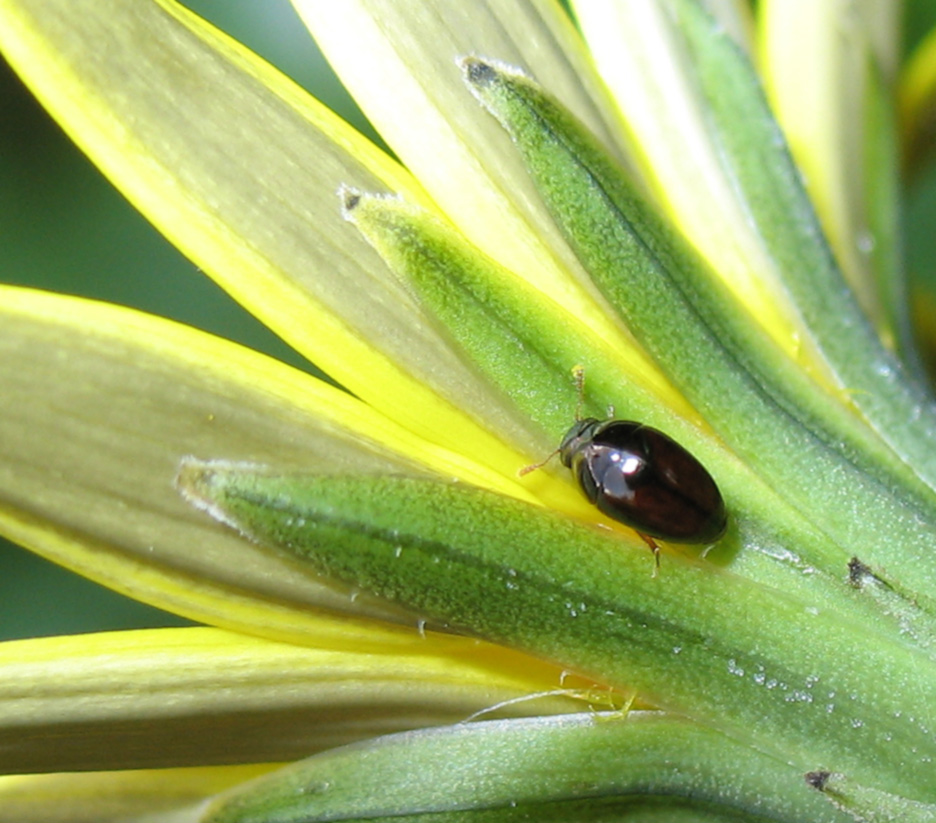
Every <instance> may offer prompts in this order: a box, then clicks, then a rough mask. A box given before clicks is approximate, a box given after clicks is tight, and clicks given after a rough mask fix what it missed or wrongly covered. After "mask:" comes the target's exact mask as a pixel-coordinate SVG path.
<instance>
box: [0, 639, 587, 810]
mask: <svg viewBox="0 0 936 823" xmlns="http://www.w3.org/2000/svg"><path fill="white" fill-rule="evenodd" d="M317 625H318V627H319V628H321V630H322V631H321V639H322V641H323V642H322V643H321V645H319V646H318V647H315V648H308V647H301V646H294V645H290V644H285V643H273V642H270V641H267V640H261V639H258V638H253V637H248V636H246V635H242V634H236V633H232V632H226V631H223V630H220V629H208V628H188V629H152V630H144V631H131V632H108V633H102V634H92V635H75V636H71V637H49V638H38V639H33V640H18V641H12V642H8V643H4V644H0V769H2V770H3V772H4V773H11V772H19V773H22V772H42V771H67V770H73V769H92V770H102V769H117V768H120V769H127V768H163V767H168V766H187V765H202V766H205V765H218V764H230V763H263V762H268V761H275V760H293V759H296V758H300V757H306V756H308V755H310V754H312V753H314V752H317V751H322V750H324V749H327V748H332V747H334V746H339V745H343V744H345V743H349V742H351V741H354V740H358V739H361V738H367V737H374V736H377V735H380V734H385V733H389V732H393V731H400V730H403V729H410V728H418V727H423V726H432V725H439V724H447V723H457V722H460V721H464V720H467V719H469V718H470V717H471V716H472V715H474V714H476V713H478V712H484V713H485V716H489V713H490V714H494V715H500V716H518V715H528V714H531V713H536V714H543V713H547V714H548V713H559V712H569V711H575V710H578V709H583V710H584V709H586V708H587V704H586V703H584V702H582V701H581V700H580V699H576V698H575V696H574V694H573V693H572V692H571V691H568V693H566V692H567V690H571V689H572V688H575V687H579V688H582V687H586V688H587V686H588V684H587V683H586V682H585V681H580V682H572V681H569V682H564V681H563V678H562V672H561V670H560V669H558V668H556V667H555V666H551V665H549V664H546V663H542V662H540V661H536V660H533V659H531V658H528V657H525V656H523V655H521V654H519V653H517V652H512V651H509V650H507V649H503V648H499V647H495V646H489V645H488V644H486V643H481V642H477V641H474V640H469V639H467V638H463V637H457V636H454V635H444V634H441V635H440V634H432V633H426V634H423V635H420V634H418V633H417V632H415V631H413V630H411V629H408V630H404V629H391V628H375V629H374V630H373V631H372V632H368V633H364V634H363V635H362V634H357V633H354V632H352V633H348V634H345V633H344V632H343V627H342V625H341V624H340V623H335V622H332V621H328V620H320V621H317ZM341 641H343V643H342V642H341ZM540 694H542V696H539V697H537V695H540ZM525 697H529V698H531V699H522V698H525ZM489 710H490V711H489ZM52 740H54V741H55V744H54V745H50V741H52ZM0 799H2V794H0Z"/></svg>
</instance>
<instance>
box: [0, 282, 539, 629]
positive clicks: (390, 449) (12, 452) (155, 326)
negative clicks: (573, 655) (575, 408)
mask: <svg viewBox="0 0 936 823" xmlns="http://www.w3.org/2000/svg"><path fill="white" fill-rule="evenodd" d="M0 293H2V297H0V318H2V319H0V382H2V384H3V386H4V391H3V395H2V397H0V454H2V458H3V459H2V460H0V528H2V530H3V532H4V533H5V534H6V535H7V536H8V537H10V538H11V539H14V540H16V541H17V542H20V543H21V544H23V545H25V546H28V547H30V548H32V549H34V550H36V551H38V552H39V553H41V554H43V555H44V556H46V557H48V558H50V559H52V560H54V561H55V562H57V563H60V564H62V565H65V566H68V567H69V568H72V569H74V570H76V571H78V572H80V573H81V574H83V575H85V576H88V577H91V578H92V579H94V580H97V581H98V582H101V583H104V584H105V585H107V586H109V587H111V588H114V589H116V590H118V591H121V592H123V593H125V594H128V595H130V596H132V597H135V598H137V599H141V600H144V601H146V602H150V603H154V604H156V605H159V606H161V607H163V608H166V609H169V610H170V611H174V612H176V613H179V614H184V615H186V616H189V617H192V618H194V619H197V620H201V621H204V622H209V623H217V624H219V625H224V626H231V627H241V628H248V629H249V630H250V631H253V632H259V633H263V634H268V635H272V636H275V637H284V638H289V639H295V640H299V641H301V639H302V638H303V637H304V636H305V635H306V634H307V631H308V628H307V626H306V625H305V624H306V622H307V621H308V620H309V616H310V610H312V609H314V608H315V607H326V608H332V609H339V610H342V611H348V610H350V611H353V612H357V613H360V612H361V611H362V610H370V611H371V613H375V614H380V613H383V612H382V610H380V609H378V610H377V611H376V612H374V611H373V610H372V609H368V608H365V605H364V602H363V600H362V601H360V602H356V603H352V602H351V601H350V600H349V599H348V594H347V593H346V592H345V593H342V592H338V591H336V590H334V589H332V588H329V587H325V586H322V585H320V584H319V583H317V582H315V580H313V579H312V578H311V577H310V576H309V575H308V574H307V573H306V572H305V571H304V570H303V569H302V568H300V567H298V566H297V565H296V564H295V563H293V562H291V561H289V560H286V559H283V558H281V557H278V556H276V555H274V554H271V553H268V552H264V551H262V550H260V549H259V548H257V547H255V546H252V545H250V544H248V543H246V542H245V541H243V540H242V539H240V538H239V537H238V536H237V535H235V534H234V533H232V532H230V531H229V530H227V529H225V528H223V527H221V526H219V525H218V524H216V523H215V522H214V521H212V520H211V519H210V518H208V517H206V516H205V515H204V514H203V513H201V512H197V511H195V510H194V509H192V508H191V507H190V506H189V505H187V504H186V503H185V502H184V501H183V500H182V498H181V496H180V495H179V493H178V492H177V490H176V489H175V488H174V486H173V480H174V478H175V476H176V473H177V471H178V468H179V464H180V461H181V460H182V459H183V458H184V457H186V456H188V455H194V456H195V457H198V458H201V459H227V460H236V461H245V462H252V463H257V464H265V465H273V466H276V467H277V468H278V469H280V470H281V471H287V472H288V471H294V472H301V471H310V472H326V473H327V472H334V471H338V472H341V471H345V472H347V471H357V472H365V473H375V472H377V473H381V472H383V473H385V472H388V471H389V472H397V473H399V472H403V473H413V472H416V473H417V474H418V473H423V472H425V471H426V469H427V468H428V469H430V470H431V471H434V472H435V473H441V474H442V476H445V477H452V478H458V479H464V480H466V481H468V482H472V483H475V484H477V485H482V486H489V487H491V488H496V489H499V490H500V491H502V492H504V493H507V494H511V495H514V496H517V497H520V498H528V497H529V495H528V493H527V492H526V491H524V489H523V487H522V486H521V485H520V484H519V483H518V482H517V480H516V477H515V476H508V474H507V473H506V472H505V473H498V472H493V471H491V470H489V469H485V468H484V467H481V466H478V465H476V464H474V463H473V462H472V461H471V460H470V459H469V458H467V457H464V456H461V455H459V454H457V453H450V452H446V451H444V450H442V449H439V448H438V447H434V446H432V445H431V444H428V443H426V442H425V441H423V440H422V439H421V438H419V437H418V436H415V435H413V434H412V433H410V432H408V431H407V430H405V429H402V428H400V427H399V426H397V425H396V424H394V423H392V422H391V421H388V420H386V419H385V418H383V417H382V416H381V415H379V414H377V413H375V412H374V411H373V410H372V409H370V408H369V407H367V406H366V405H364V404H363V403H361V402H360V401H358V400H356V399H354V398H353V397H351V396H349V395H347V394H345V393H343V392H341V391H338V390H337V389H334V388H333V387H331V386H328V385H327V384H324V383H322V382H321V381H319V380H315V379H313V378H311V377H310V376H308V375H306V374H303V373H301V372H298V371H296V370H295V369H292V368H290V367H287V366H285V365H283V364H281V363H278V362H276V361H274V360H271V359H269V358H267V357H264V356H261V355H258V354H256V353H254V352H251V351H249V350H247V349H243V348H241V347H238V346H235V345H234V344H231V343H227V342H226V341H223V340H220V339H218V338H214V337H211V336H210V335H206V334H204V333H202V332H197V331H195V330H193V329H190V328H187V327H184V326H180V325H178V324H175V323H170V322H169V321H165V320H160V319H158V318H155V317H150V316H148V315H144V314H140V313H138V312H133V311H130V310H127V309H120V308H117V307H115V306H108V305H106V304H100V303H93V302H91V301H86V300H80V299H77V298H69V297H64V296H61V295H52V294H47V293H43V292H34V291H30V290H25V289H16V288H12V287H3V288H2V289H0ZM524 460H525V458H524V457H523V456H522V455H520V454H514V455H513V456H512V457H511V458H510V460H509V461H507V464H508V465H511V466H512V467H513V468H512V470H511V472H510V474H511V475H515V473H516V467H519V466H522V465H523V464H524Z"/></svg>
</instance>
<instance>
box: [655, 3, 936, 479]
mask: <svg viewBox="0 0 936 823" xmlns="http://www.w3.org/2000/svg"><path fill="white" fill-rule="evenodd" d="M673 7H674V8H675V9H676V10H677V12H678V15H679V20H680V23H681V26H680V28H681V31H682V32H683V34H684V36H685V37H686V41H687V44H688V47H689V49H690V52H691V54H692V57H693V60H694V64H695V69H696V72H697V75H698V81H699V83H700V84H701V86H702V88H703V89H704V91H705V97H706V101H707V103H708V105H709V112H708V115H709V117H710V118H712V120H713V122H714V123H715V124H716V127H717V129H718V133H719V135H720V137H721V143H722V150H723V151H724V153H725V155H726V157H727V159H728V160H727V161H728V163H729V165H730V168H731V170H732V173H733V175H734V176H735V178H736V180H737V185H739V186H740V187H741V188H742V190H743V191H744V195H745V201H746V203H747V205H748V208H749V209H750V211H751V215H752V217H753V219H754V220H755V221H756V223H757V226H758V231H759V232H760V234H761V236H762V237H763V239H764V242H765V244H766V246H767V248H768V249H769V251H770V253H771V255H772V256H773V258H774V259H775V260H776V261H777V263H778V265H779V268H780V271H781V277H782V281H783V286H784V287H785V288H786V290H787V291H788V293H789V295H790V298H791V300H792V303H793V305H794V306H795V308H796V311H797V312H798V313H799V315H800V316H801V318H802V321H803V324H804V328H805V329H807V330H808V333H809V334H810V335H811V336H812V338H813V339H814V340H815V342H816V345H817V347H818V350H819V352H820V353H821V355H822V357H823V358H824V359H825V361H826V363H827V364H828V366H829V367H830V368H831V370H832V372H833V373H834V375H835V377H836V380H837V382H838V386H839V388H840V390H842V391H844V392H847V393H848V398H849V400H850V402H851V404H853V406H854V407H855V408H857V409H858V410H859V411H860V413H861V414H862V415H863V416H864V418H865V419H866V420H867V421H868V423H869V424H870V426H871V427H872V428H873V430H874V431H875V433H876V434H877V436H878V437H879V438H881V439H882V440H883V441H884V442H886V443H887V444H888V445H889V446H890V447H891V449H893V451H894V452H895V453H896V454H897V455H898V456H899V458H900V459H901V460H902V461H903V462H904V463H905V464H906V466H907V467H908V468H909V469H910V470H911V471H912V472H914V473H915V474H917V475H918V476H919V477H920V478H921V479H922V480H923V481H925V483H926V484H927V485H928V486H929V487H930V489H933V488H936V449H934V448H933V446H932V444H933V443H934V442H936V408H934V406H933V402H932V400H931V398H930V397H929V396H928V395H927V393H926V392H925V391H924V390H923V389H922V388H921V387H920V386H919V385H917V384H916V383H915V382H914V380H913V378H912V377H911V375H910V374H909V373H908V372H907V370H906V369H905V368H904V366H903V365H902V364H901V362H900V361H899V360H898V359H897V358H896V356H895V355H893V354H892V353H890V352H888V351H887V350H886V349H885V347H884V345H883V344H882V343H881V340H880V339H879V338H878V336H877V334H876V332H875V330H874V328H873V327H872V325H871V323H870V322H869V321H868V319H867V317H866V316H865V315H864V313H863V312H862V310H861V309H860V307H859V305H858V302H857V300H856V299H855V296H854V294H852V292H851V291H850V290H849V288H848V286H847V285H846V283H845V280H844V278H843V277H842V274H841V272H840V271H839V269H838V268H837V266H836V264H835V260H834V259H833V257H832V253H831V251H830V249H829V247H828V244H827V243H826V241H825V238H824V236H823V233H822V228H821V226H820V225H819V222H818V220H817V219H816V215H815V212H814V210H813V206H812V204H811V202H810V200H809V197H808V196H807V194H806V192H805V190H804V188H803V185H802V181H801V178H800V175H799V173H798V171H797V169H796V167H795V166H794V164H793V161H792V159H791V158H790V156H789V153H788V151H787V148H786V144H785V143H784V141H783V138H782V135H781V133H780V131H779V128H778V127H777V124H776V122H775V121H774V119H773V115H772V114H771V112H770V109H769V107H768V105H767V102H766V100H765V98H764V95H763V92H762V90H761V87H760V83H759V81H758V78H757V77H756V75H755V73H754V70H753V67H752V66H751V64H750V61H749V59H748V58H747V56H745V55H743V54H742V53H741V52H740V51H739V50H738V49H737V48H736V47H735V45H734V44H733V43H732V42H731V40H730V38H728V37H727V36H725V35H724V33H723V32H721V31H719V29H718V27H717V26H714V25H713V24H712V21H711V20H710V19H709V18H708V17H707V16H706V15H705V14H704V13H703V12H702V11H701V10H700V9H699V7H698V5H697V4H696V3H695V2H692V0H674V2H673ZM885 193H886V192H885ZM882 242H886V238H882ZM756 373H757V374H758V376H759V379H762V380H769V379H770V377H769V372H768V371H766V370H756ZM795 399H796V402H797V403H802V402H803V401H804V399H805V398H804V397H802V396H801V395H800V396H798V397H796V398H795ZM821 420H822V418H819V420H818V421H817V422H820V423H821Z"/></svg>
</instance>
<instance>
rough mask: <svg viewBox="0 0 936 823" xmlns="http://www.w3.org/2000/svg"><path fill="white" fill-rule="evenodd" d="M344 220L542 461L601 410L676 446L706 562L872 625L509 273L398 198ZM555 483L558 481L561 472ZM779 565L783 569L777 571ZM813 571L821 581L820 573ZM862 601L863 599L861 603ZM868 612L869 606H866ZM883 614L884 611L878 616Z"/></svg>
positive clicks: (766, 504) (715, 465)
mask: <svg viewBox="0 0 936 823" xmlns="http://www.w3.org/2000/svg"><path fill="white" fill-rule="evenodd" d="M342 201H343V207H344V210H345V214H346V216H347V217H348V219H349V220H350V221H351V222H353V223H354V224H355V225H356V226H357V227H358V229H359V230H360V231H361V232H362V233H363V234H364V236H365V237H366V238H367V239H368V240H369V242H370V243H371V244H372V245H373V246H374V248H375V249H377V251H378V252H379V253H380V255H381V256H382V257H383V259H384V260H385V261H386V262H387V264H388V265H389V266H390V268H391V269H392V270H393V271H394V272H395V273H396V274H397V275H398V276H399V277H400V278H401V280H402V281H403V282H404V283H405V284H406V286H407V288H408V289H409V290H410V291H412V292H413V294H414V296H415V297H416V299H417V300H418V301H419V303H420V304H421V305H422V306H423V307H424V308H425V309H426V313H427V315H429V316H433V317H435V318H436V319H437V320H438V321H439V325H440V329H444V333H446V334H448V335H450V336H451V338H452V345H453V348H454V349H455V350H457V351H460V352H462V354H463V355H464V357H465V359H466V360H467V361H468V362H470V363H471V364H472V367H473V368H475V369H477V370H478V371H480V372H481V373H482V374H483V375H484V377H485V379H486V380H487V381H489V382H490V383H491V384H493V385H494V386H496V387H497V388H498V389H499V390H500V392H501V393H502V394H503V395H505V396H506V397H508V398H509V401H510V402H511V403H512V404H513V405H514V406H515V407H516V409H517V410H518V411H519V412H520V413H521V414H522V415H523V416H525V417H526V418H528V419H529V420H532V421H533V422H534V423H536V424H538V426H539V428H541V429H545V430H546V431H547V432H548V433H549V438H548V439H547V440H546V441H545V442H544V444H543V445H542V447H541V448H542V452H543V453H548V451H549V450H550V449H552V448H554V447H555V445H556V444H557V443H558V442H559V441H560V438H561V437H562V435H563V434H564V433H565V431H566V430H567V429H568V426H569V422H570V420H571V419H572V414H571V410H572V409H576V410H577V411H578V412H579V413H580V414H583V415H592V416H595V417H598V418H601V417H603V416H604V414H605V413H606V409H608V408H609V407H613V408H614V412H615V415H616V416H619V417H623V418H625V419H634V420H640V421H641V422H644V423H647V424H648V425H652V426H655V427H656V428H659V429H662V430H663V431H665V432H667V433H668V434H669V435H670V436H672V437H675V438H676V439H677V441H678V442H680V443H682V444H683V445H684V446H686V447H687V448H688V449H689V450H690V451H691V452H692V453H693V454H695V455H696V456H697V457H698V458H699V459H701V460H702V461H703V463H704V464H705V465H706V467H707V468H708V469H709V471H711V472H713V473H714V475H715V477H717V478H718V483H719V486H720V487H721V490H722V493H723V494H724V495H725V499H726V500H727V501H728V506H729V509H730V511H731V516H732V520H733V521H734V522H735V523H736V524H739V527H738V529H737V531H734V530H733V531H732V533H731V534H730V535H729V536H728V537H727V538H726V539H724V540H722V541H720V543H719V546H718V548H717V549H716V550H715V551H714V553H712V554H710V555H709V556H710V558H711V559H712V560H713V561H714V562H724V560H725V559H726V558H735V557H736V555H737V553H738V552H739V551H740V550H741V547H742V546H744V547H747V548H749V549H750V550H751V551H754V552H758V553H760V554H761V555H762V556H761V557H756V558H755V557H745V558H744V560H745V565H744V567H743V568H741V567H740V566H738V565H737V564H736V565H735V566H734V567H733V568H735V569H736V570H737V571H738V573H739V574H743V575H744V576H746V577H748V578H749V579H752V580H757V581H758V582H762V583H767V584H768V585H773V586H776V587H777V588H780V589H783V590H792V591H796V590H798V589H799V587H800V586H802V585H803V584H804V583H805V584H808V586H809V588H810V593H809V596H810V597H812V598H815V599H816V601H817V602H818V601H821V602H823V603H824V604H825V606H826V607H828V608H835V609H837V610H839V611H841V612H842V613H847V612H855V614H856V617H857V618H858V619H876V618H877V616H878V615H877V613H876V612H875V613H874V616H871V615H870V614H869V613H868V612H864V613H860V611H861V607H862V606H866V605H868V604H867V603H862V602H860V601H858V600H857V599H856V598H854V597H849V596H847V594H846V595H843V592H842V589H843V587H844V585H845V583H844V581H845V577H846V565H847V563H848V560H849V557H850V555H849V554H848V553H847V552H844V551H841V550H839V551H838V552H836V551H834V549H835V548H836V547H831V550H830V546H829V541H828V540H827V538H825V536H824V535H822V534H821V533H819V532H817V531H816V530H815V529H811V528H810V527H809V525H808V523H805V522H804V521H803V518H802V517H801V516H799V515H798V514H797V513H796V512H795V511H793V510H791V509H790V507H789V506H785V505H784V504H783V502H782V501H781V500H780V499H778V496H777V494H776V493H775V491H774V490H773V489H771V488H770V487H769V486H767V485H766V484H765V483H763V482H761V481H760V480H759V479H758V478H757V477H756V476H755V475H753V473H752V472H751V471H750V470H748V469H747V467H746V466H744V465H743V464H742V463H740V461H738V460H737V459H736V458H735V457H734V455H733V454H731V453H730V452H728V451H727V450H726V449H725V448H724V446H723V445H722V444H721V443H720V442H719V441H718V440H717V439H716V438H713V437H711V435H710V434H709V433H707V432H706V431H704V430H700V429H699V426H698V425H697V424H696V423H694V422H693V421H692V420H691V419H689V420H687V419H685V418H684V417H683V416H682V415H681V414H680V413H679V411H678V410H676V409H673V408H672V407H670V406H669V405H667V404H666V403H665V402H664V401H663V400H662V399H660V398H658V397H657V396H656V395H654V394H653V393H652V392H650V391H648V390H647V389H645V388H644V386H643V384H642V383H641V382H640V380H639V378H635V377H633V376H632V375H631V374H630V373H629V372H628V369H627V368H626V365H623V366H622V364H621V358H620V356H619V354H618V353H617V352H614V351H611V350H610V349H609V347H608V346H607V345H606V344H605V343H604V342H603V341H601V340H599V339H597V338H596V336H595V335H592V334H590V333H589V331H588V329H587V328H585V327H584V326H583V325H582V324H581V323H580V322H578V321H577V320H576V319H574V318H570V317H569V316H568V315H566V314H565V313H564V312H563V311H562V310H561V309H560V308H559V307H558V306H556V305H555V304H554V303H552V301H550V300H548V299H547V298H545V297H544V296H543V295H542V294H541V293H540V292H538V291H536V290H535V289H533V288H532V287H531V286H529V285H528V284H526V283H525V282H524V281H522V280H520V279H519V278H517V277H516V276H515V275H514V274H513V273H512V272H510V271H507V270H506V269H504V268H503V267H501V266H499V265H498V264H497V263H496V262H495V261H493V260H491V259H489V258H486V257H485V256H483V255H481V254H480V253H479V252H478V250H477V249H475V248H474V247H472V246H470V245H469V244H468V243H467V242H466V241H465V240H464V239H463V238H462V237H461V236H460V235H459V234H458V233H457V232H456V231H455V229H454V228H453V227H452V226H450V225H449V224H448V223H445V222H443V221H442V220H440V219H439V218H437V217H435V216H433V215H432V214H430V213H428V212H427V211H425V210H423V209H421V208H419V207H416V206H413V205H411V204H408V203H407V202H405V201H404V200H402V199H400V198H398V197H387V196H382V195H371V194H366V193H362V192H357V191H352V190H349V189H346V190H344V191H343V192H342ZM575 365H582V366H583V367H584V374H585V385H584V389H585V391H584V397H583V398H582V401H583V402H581V407H580V405H579V404H580V400H579V398H578V397H577V392H576V390H575V388H574V385H573V382H572V380H571V379H570V373H571V371H572V368H573V367H574V366H575ZM559 471H560V472H562V471H563V470H562V469H561V468H560V469H559ZM778 524H779V528H780V530H781V531H782V533H783V538H782V539H783V541H785V542H786V543H787V545H792V546H796V547H797V551H798V552H801V553H807V554H809V556H810V562H811V563H812V564H813V565H814V567H816V568H817V573H816V574H814V575H812V576H811V577H810V578H809V580H808V581H806V580H805V579H804V578H803V575H802V573H801V569H800V567H799V566H798V564H796V563H795V562H792V561H791V559H790V554H789V552H788V551H781V552H777V551H776V550H775V549H776V545H775V544H776V542H777V529H778ZM781 558H782V559H781ZM818 568H822V569H823V571H824V573H819V572H818ZM893 599H894V601H895V602H888V603H887V604H881V603H878V605H879V606H880V608H881V611H882V612H883V614H885V615H889V616H893V615H895V614H896V613H895V608H897V609H898V610H899V617H897V620H898V621H899V625H901V626H906V625H907V621H908V619H909V618H910V617H913V622H914V623H915V624H916V625H917V626H918V627H919V628H918V629H917V631H916V632H915V634H914V636H915V637H917V638H920V639H921V642H922V639H923V638H928V637H929V636H930V635H931V634H932V633H933V632H936V626H934V627H932V629H928V628H927V627H926V626H925V624H926V619H925V616H924V615H920V614H918V611H919V610H918V608H917V607H916V605H915V604H913V603H912V602H908V601H905V600H903V601H902V600H901V598H900V597H899V596H898V595H896V594H894V598H893ZM865 600H867V598H865ZM875 602H877V601H875ZM885 605H886V607H885Z"/></svg>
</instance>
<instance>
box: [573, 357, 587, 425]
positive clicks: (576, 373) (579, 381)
mask: <svg viewBox="0 0 936 823" xmlns="http://www.w3.org/2000/svg"><path fill="white" fill-rule="evenodd" d="M572 376H573V377H574V378H575V390H576V391H577V392H578V403H576V404H575V419H576V420H581V419H582V407H583V406H584V405H585V367H584V366H576V367H575V368H574V369H572Z"/></svg>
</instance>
